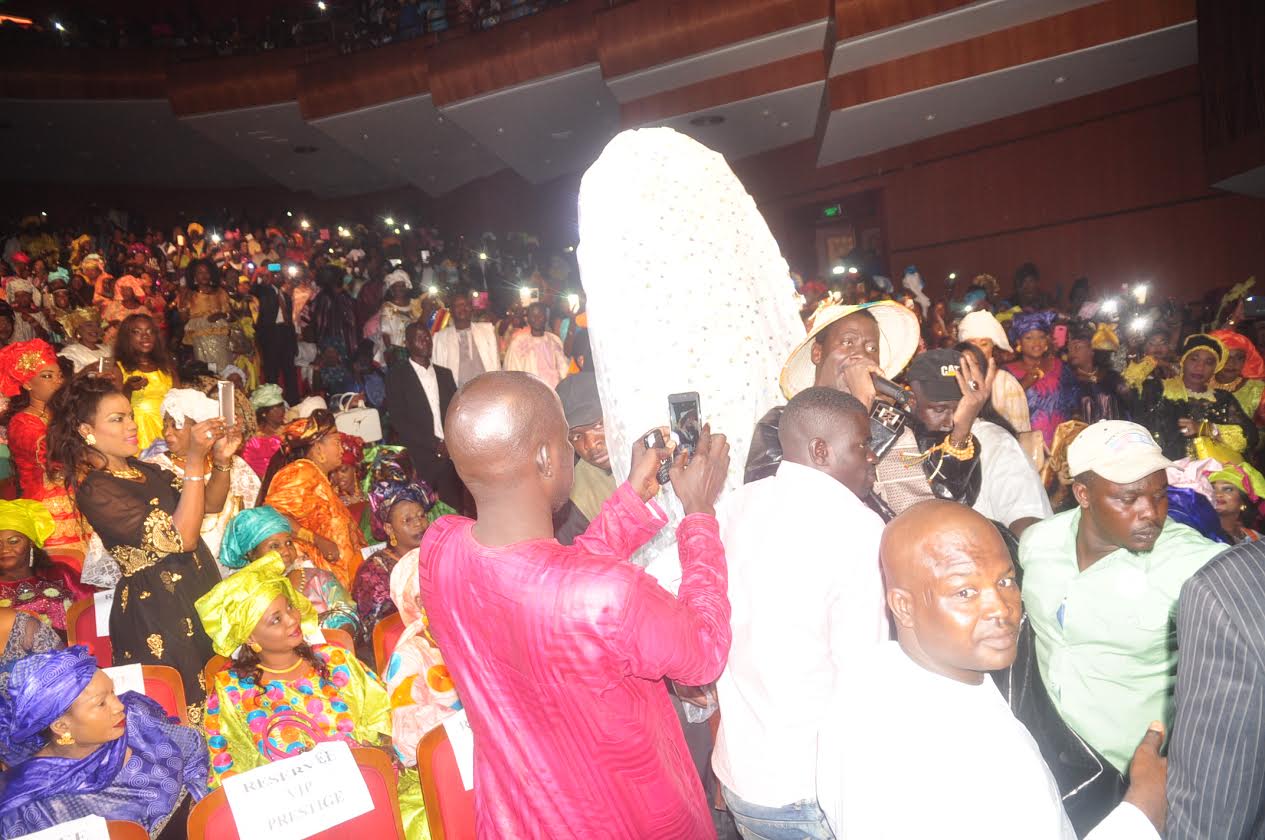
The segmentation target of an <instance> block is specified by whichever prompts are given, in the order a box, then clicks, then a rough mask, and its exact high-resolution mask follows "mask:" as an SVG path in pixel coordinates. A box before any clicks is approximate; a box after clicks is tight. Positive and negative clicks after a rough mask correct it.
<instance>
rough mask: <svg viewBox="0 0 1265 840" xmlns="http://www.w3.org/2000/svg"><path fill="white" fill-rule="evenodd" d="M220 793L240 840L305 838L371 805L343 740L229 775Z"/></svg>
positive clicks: (367, 808) (369, 808)
mask: <svg viewBox="0 0 1265 840" xmlns="http://www.w3.org/2000/svg"><path fill="white" fill-rule="evenodd" d="M224 794H225V796H227V797H228V804H229V808H230V809H231V810H232V812H233V822H234V823H236V824H237V833H238V834H239V835H240V836H241V838H242V840H264V838H267V840H303V838H305V837H311V836H312V835H313V834H317V833H318V832H321V831H325V830H326V829H328V828H333V827H334V826H336V825H340V824H342V823H345V822H347V821H348V820H350V819H354V818H355V817H358V816H360V815H361V814H367V813H368V812H369V811H371V810H373V799H372V797H370V795H369V788H368V787H367V786H366V785H365V780H364V777H363V776H361V775H360V767H359V765H357V764H356V759H355V758H353V757H352V754H351V748H350V747H349V746H347V744H346V743H345V742H343V741H330V742H327V743H323V744H317V745H316V746H315V747H313V748H312V749H311V750H309V751H308V752H305V753H301V754H299V755H295V756H291V757H290V758H283V759H281V760H280V761H274V762H272V763H271V764H267V765H264V766H263V767H256V768H255V769H254V770H248V771H247V772H245V773H240V774H238V775H236V776H230V777H229V778H227V779H225V780H224Z"/></svg>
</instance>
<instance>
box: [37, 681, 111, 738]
mask: <svg viewBox="0 0 1265 840" xmlns="http://www.w3.org/2000/svg"><path fill="white" fill-rule="evenodd" d="M50 728H51V729H52V730H53V733H54V735H55V736H56V735H62V734H65V733H69V734H70V737H72V738H74V739H75V743H76V744H77V745H79V746H82V747H96V746H100V745H101V744H108V743H110V742H111V741H117V740H118V739H119V738H122V737H123V734H124V733H125V732H126V731H127V713H126V710H125V709H124V707H123V703H122V702H120V701H119V698H118V697H116V696H115V694H114V683H113V682H111V680H110V678H109V677H108V676H106V674H105V672H104V671H97V673H96V674H95V675H94V676H93V678H92V681H91V682H89V683H88V685H87V687H86V688H85V689H84V690H83V691H81V692H80V693H79V696H78V697H76V698H75V702H73V703H71V704H70V708H69V709H67V710H66V714H64V715H62V716H61V717H59V718H58V719H57V720H55V721H53V724H52V726H51V727H50Z"/></svg>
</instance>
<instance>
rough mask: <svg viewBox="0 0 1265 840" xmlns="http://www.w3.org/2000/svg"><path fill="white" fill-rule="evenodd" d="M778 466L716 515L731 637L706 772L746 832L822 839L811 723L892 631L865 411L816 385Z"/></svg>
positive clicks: (785, 423) (785, 433)
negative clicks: (862, 656)
mask: <svg viewBox="0 0 1265 840" xmlns="http://www.w3.org/2000/svg"><path fill="white" fill-rule="evenodd" d="M778 438H779V440H780V442H781V446H782V462H781V464H779V465H778V468H777V472H776V473H775V474H774V475H772V476H769V477H767V478H762V479H760V480H759V481H755V482H752V483H751V484H747V485H744V486H743V487H741V488H739V489H738V490H737V491H736V492H735V493H734V494H733V495H732V496H730V497H729V499H728V500H727V501H726V502H725V503H724V506H723V508H722V510H721V512H720V514H719V518H720V520H721V539H722V541H723V542H724V544H725V553H726V556H727V559H728V563H729V601H730V604H731V607H732V618H731V623H732V627H733V643H732V646H731V647H730V650H729V661H728V664H727V665H726V666H725V671H724V673H723V674H722V675H721V677H720V680H719V681H718V683H717V690H718V693H719V697H720V707H721V710H722V711H721V722H720V733H719V736H718V738H717V744H716V750H715V752H714V754H713V756H712V769H713V770H715V772H716V777H717V778H718V779H719V780H720V781H721V783H722V784H723V785H724V795H725V801H726V803H727V805H728V807H729V811H730V813H731V814H732V815H733V818H734V821H735V822H736V823H737V824H738V828H739V831H740V832H742V833H743V834H744V836H755V837H760V838H769V839H770V840H779V839H780V838H792V837H794V838H801V837H808V838H829V837H830V836H831V834H830V830H829V827H828V826H827V825H826V824H825V820H824V817H823V815H822V813H821V811H820V810H819V809H818V807H817V802H816V785H815V782H814V772H815V768H816V755H817V731H818V728H819V727H820V725H821V722H822V718H823V717H825V716H827V715H829V714H833V712H832V711H831V710H830V708H829V706H828V705H827V701H828V699H829V698H830V696H831V694H832V692H833V691H834V688H835V685H836V683H839V682H847V683H851V676H850V671H851V668H852V666H853V662H854V661H855V658H856V656H857V654H858V653H859V652H861V651H864V650H866V649H868V648H871V647H873V646H874V645H875V644H876V643H877V642H879V641H881V640H883V639H886V638H887V636H888V625H887V618H886V615H885V614H884V611H883V586H882V580H881V578H880V576H879V566H878V546H879V539H880V537H881V536H882V532H883V521H882V519H880V518H879V516H878V514H876V513H875V512H874V511H872V510H870V509H869V508H868V507H866V505H865V503H863V502H862V501H861V499H862V498H864V497H866V496H868V495H869V492H870V488H871V487H872V486H873V484H874V466H875V464H876V463H877V459H876V458H875V457H874V453H873V452H872V451H871V450H870V421H869V413H868V412H867V411H866V410H865V407H864V406H863V405H862V404H861V403H860V401H858V400H857V399H856V398H855V397H853V396H852V395H850V394H845V393H844V392H842V391H839V390H836V389H834V388H823V387H812V388H808V389H806V390H803V391H801V392H799V393H798V394H797V395H796V396H795V397H794V398H793V399H792V400H791V401H790V403H789V404H788V405H787V406H786V410H785V412H784V413H783V415H782V418H781V422H780V424H779V427H778Z"/></svg>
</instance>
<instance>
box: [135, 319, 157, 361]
mask: <svg viewBox="0 0 1265 840" xmlns="http://www.w3.org/2000/svg"><path fill="white" fill-rule="evenodd" d="M128 330H129V332H130V333H131V336H132V346H133V347H135V348H136V349H137V351H138V352H140V353H152V352H154V344H155V343H156V342H157V341H158V330H157V329H155V328H154V322H153V321H151V320H149V319H148V318H139V319H137V320H136V321H135V322H134V323H133V324H132V325H131V326H130V327H128Z"/></svg>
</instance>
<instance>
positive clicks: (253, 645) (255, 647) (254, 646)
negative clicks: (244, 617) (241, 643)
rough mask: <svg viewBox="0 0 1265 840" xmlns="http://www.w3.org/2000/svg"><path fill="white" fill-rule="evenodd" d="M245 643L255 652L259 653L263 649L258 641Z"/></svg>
mask: <svg viewBox="0 0 1265 840" xmlns="http://www.w3.org/2000/svg"><path fill="white" fill-rule="evenodd" d="M247 644H248V645H249V647H250V649H251V650H253V651H254V652H255V653H260V652H261V651H263V646H262V645H260V644H259V643H258V642H247Z"/></svg>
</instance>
